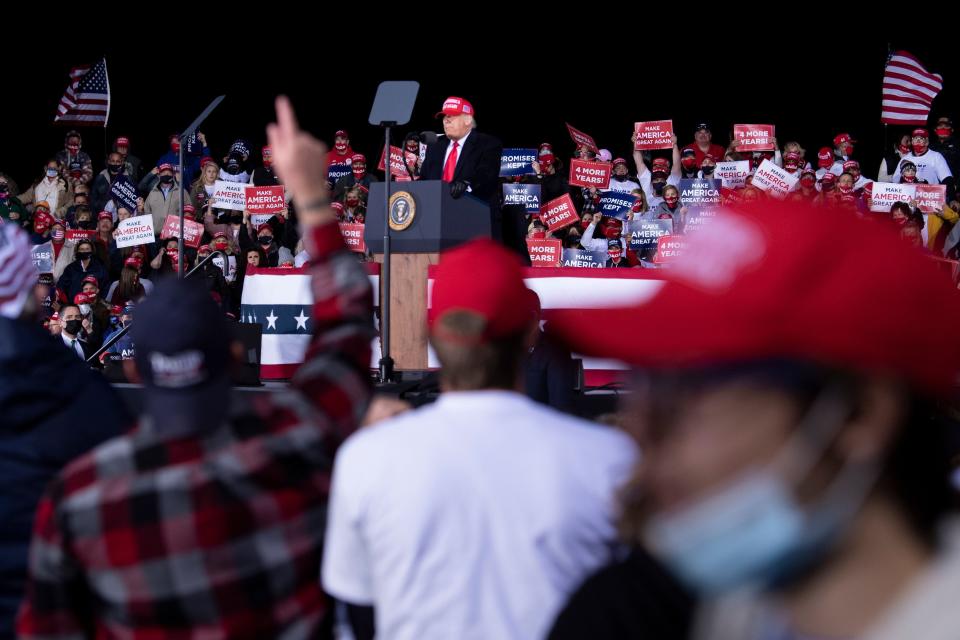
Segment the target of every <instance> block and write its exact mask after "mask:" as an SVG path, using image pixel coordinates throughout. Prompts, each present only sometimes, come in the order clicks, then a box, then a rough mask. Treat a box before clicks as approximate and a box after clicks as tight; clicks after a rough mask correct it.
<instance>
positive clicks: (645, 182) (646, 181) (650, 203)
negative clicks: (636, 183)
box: [640, 171, 680, 209]
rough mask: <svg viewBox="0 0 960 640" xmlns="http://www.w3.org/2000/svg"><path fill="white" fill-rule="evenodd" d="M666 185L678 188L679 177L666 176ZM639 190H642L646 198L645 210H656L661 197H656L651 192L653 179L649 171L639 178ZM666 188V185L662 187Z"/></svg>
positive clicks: (661, 199)
mask: <svg viewBox="0 0 960 640" xmlns="http://www.w3.org/2000/svg"><path fill="white" fill-rule="evenodd" d="M667 184H668V185H673V186H674V187H677V188H678V189H679V188H680V177H679V176H675V175H673V174H672V173H671V174H669V175H668V176H667ZM640 188H641V189H643V193H644V194H646V196H647V208H648V209H656V208H657V205H659V204H660V203H661V202H663V196H658V195H656V194H655V193H654V192H653V178H652V177H651V175H650V172H649V171H644V172H643V175H642V176H640ZM664 188H666V185H664Z"/></svg>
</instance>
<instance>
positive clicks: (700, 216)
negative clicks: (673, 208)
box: [680, 179, 723, 233]
mask: <svg viewBox="0 0 960 640" xmlns="http://www.w3.org/2000/svg"><path fill="white" fill-rule="evenodd" d="M722 201H723V196H722V195H721V193H720V181H719V180H697V179H693V180H681V181H680V204H681V206H684V207H686V208H687V211H686V218H685V220H684V224H683V233H692V232H693V231H697V230H698V229H700V228H702V227H703V225H704V224H707V222H708V221H709V220H711V219H713V218H714V217H715V216H716V215H717V211H718V210H719V208H720V205H721V203H722Z"/></svg>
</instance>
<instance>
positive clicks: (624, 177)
mask: <svg viewBox="0 0 960 640" xmlns="http://www.w3.org/2000/svg"><path fill="white" fill-rule="evenodd" d="M613 179H614V180H616V181H617V182H626V181H627V175H626V174H624V175H622V176H621V175H618V174H616V173H615V174H613Z"/></svg>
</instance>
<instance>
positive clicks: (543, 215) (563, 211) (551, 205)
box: [540, 193, 580, 231]
mask: <svg viewBox="0 0 960 640" xmlns="http://www.w3.org/2000/svg"><path fill="white" fill-rule="evenodd" d="M579 219H580V216H579V215H577V208H576V207H574V206H573V200H571V199H570V194H569V193H565V194H563V195H562V196H560V197H559V198H554V199H553V200H551V201H550V202H548V203H547V204H545V205H543V206H542V207H541V208H540V220H541V221H542V222H543V224H544V225H546V227H547V231H556V230H558V229H563V228H564V227H569V226H570V225H572V224H574V223H576V222H577V220H579Z"/></svg>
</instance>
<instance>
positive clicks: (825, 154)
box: [817, 147, 833, 169]
mask: <svg viewBox="0 0 960 640" xmlns="http://www.w3.org/2000/svg"><path fill="white" fill-rule="evenodd" d="M817 165H818V166H819V167H820V168H821V169H827V168H829V167H830V166H832V165H833V150H832V149H831V148H830V147H821V148H820V151H818V152H817Z"/></svg>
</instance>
